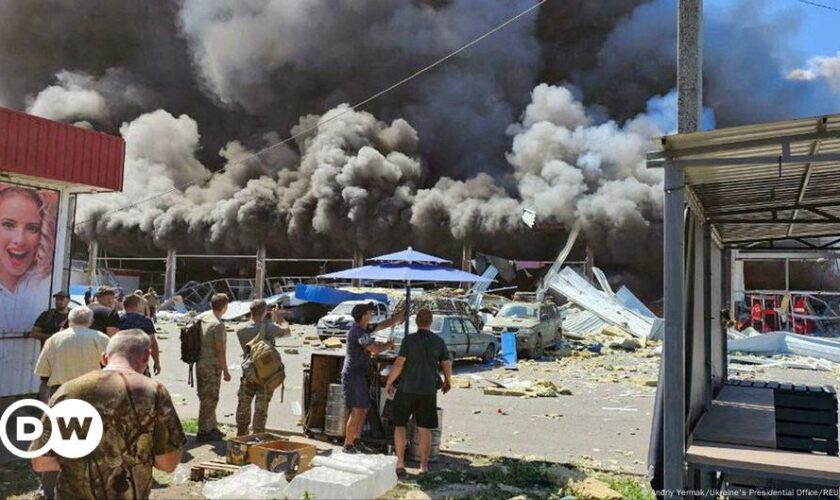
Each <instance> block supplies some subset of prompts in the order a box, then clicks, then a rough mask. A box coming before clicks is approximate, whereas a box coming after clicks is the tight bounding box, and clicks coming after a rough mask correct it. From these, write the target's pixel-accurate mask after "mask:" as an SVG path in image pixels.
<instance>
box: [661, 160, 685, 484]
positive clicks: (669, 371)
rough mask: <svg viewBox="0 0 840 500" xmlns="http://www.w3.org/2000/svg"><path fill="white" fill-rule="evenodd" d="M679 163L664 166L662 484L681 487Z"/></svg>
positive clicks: (682, 251)
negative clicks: (663, 458) (663, 459)
mask: <svg viewBox="0 0 840 500" xmlns="http://www.w3.org/2000/svg"><path fill="white" fill-rule="evenodd" d="M684 182H685V179H684V174H683V170H682V168H681V167H677V166H674V167H671V166H669V167H666V169H665V221H664V224H665V267H664V285H665V290H664V300H665V343H664V347H663V359H662V362H663V363H664V364H665V370H664V373H663V376H664V378H665V380H664V381H663V382H664V384H663V388H664V401H665V404H664V424H665V425H664V427H663V431H664V436H663V437H664V439H663V443H664V455H665V461H664V486H665V489H666V490H670V491H671V492H674V493H675V494H674V495H671V497H672V498H678V495H676V492H677V491H679V490H682V489H683V487H684V458H685V338H684V335H685V318H684V302H683V301H684V297H683V296H684V286H685V277H684V275H685V241H684V237H685V234H684V233H685V219H684V209H685V199H684V198H685V197H684Z"/></svg>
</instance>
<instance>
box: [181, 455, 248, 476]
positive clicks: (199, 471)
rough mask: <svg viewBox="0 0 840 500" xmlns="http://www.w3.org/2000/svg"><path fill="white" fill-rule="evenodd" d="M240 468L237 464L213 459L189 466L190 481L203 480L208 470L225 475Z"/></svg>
mask: <svg viewBox="0 0 840 500" xmlns="http://www.w3.org/2000/svg"><path fill="white" fill-rule="evenodd" d="M239 469H240V467H239V466H238V465H231V464H229V463H227V462H225V461H224V460H219V459H214V460H208V461H207V462H201V463H200V464H197V465H193V466H191V467H190V481H203V480H204V479H206V475H207V473H208V472H213V473H216V474H221V475H223V476H227V475H229V474H233V473H235V472H237V471H238V470H239Z"/></svg>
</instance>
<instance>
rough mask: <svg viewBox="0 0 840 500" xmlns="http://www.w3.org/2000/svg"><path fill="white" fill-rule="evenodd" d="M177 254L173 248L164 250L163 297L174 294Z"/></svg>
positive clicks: (166, 297) (170, 296) (169, 296)
mask: <svg viewBox="0 0 840 500" xmlns="http://www.w3.org/2000/svg"><path fill="white" fill-rule="evenodd" d="M177 261H178V254H177V253H176V252H175V250H172V249H170V250H168V251H167V252H166V273H165V274H164V275H163V298H165V299H169V298H172V296H173V295H175V272H176V268H177Z"/></svg>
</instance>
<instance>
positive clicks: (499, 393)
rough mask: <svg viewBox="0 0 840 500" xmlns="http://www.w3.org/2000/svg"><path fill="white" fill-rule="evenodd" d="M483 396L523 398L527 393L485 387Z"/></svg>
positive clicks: (518, 390)
mask: <svg viewBox="0 0 840 500" xmlns="http://www.w3.org/2000/svg"><path fill="white" fill-rule="evenodd" d="M484 394H485V395H487V396H513V397H525V396H526V395H527V392H525V390H524V389H504V388H499V387H486V388H485V389H484Z"/></svg>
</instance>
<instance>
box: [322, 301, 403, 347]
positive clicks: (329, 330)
mask: <svg viewBox="0 0 840 500" xmlns="http://www.w3.org/2000/svg"><path fill="white" fill-rule="evenodd" d="M357 304H372V305H373V307H374V309H373V319H371V322H370V324H371V325H374V326H375V325H376V324H377V323H379V322H381V321H384V320H385V319H387V318H388V306H387V305H386V304H385V303H383V302H379V301H376V300H348V301H346V302H342V303H341V304H339V305H337V306H335V309H333V310H332V311H330V312H329V313H327V315H326V316H324V317H323V318H321V319H319V320H318V323H317V324H316V329H317V330H318V337H319V338H320V339H321V340H324V339H327V338H329V337H338V338H340V339H341V340H345V339H346V338H347V332H348V331H350V327H351V326H353V316H351V315H350V313H351V312H352V311H353V306H355V305H357Z"/></svg>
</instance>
